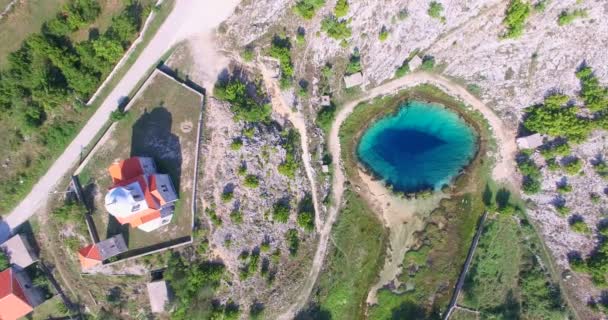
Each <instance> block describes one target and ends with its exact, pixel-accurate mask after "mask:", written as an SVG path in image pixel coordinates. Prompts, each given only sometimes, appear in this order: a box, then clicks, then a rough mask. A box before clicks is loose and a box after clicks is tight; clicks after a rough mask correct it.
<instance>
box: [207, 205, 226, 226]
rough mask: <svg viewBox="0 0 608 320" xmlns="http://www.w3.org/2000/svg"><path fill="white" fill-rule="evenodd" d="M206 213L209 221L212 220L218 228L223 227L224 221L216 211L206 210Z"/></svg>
mask: <svg viewBox="0 0 608 320" xmlns="http://www.w3.org/2000/svg"><path fill="white" fill-rule="evenodd" d="M205 213H206V214H207V215H208V216H209V220H211V223H213V225H214V226H216V227H218V226H221V225H222V219H221V218H220V217H219V216H218V215H217V214H216V213H215V210H214V209H212V208H206V209H205Z"/></svg>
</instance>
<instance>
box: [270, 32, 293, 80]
mask: <svg viewBox="0 0 608 320" xmlns="http://www.w3.org/2000/svg"><path fill="white" fill-rule="evenodd" d="M269 54H270V56H271V57H273V58H275V59H277V60H279V65H280V67H281V88H283V89H284V88H287V87H289V86H291V84H292V82H293V63H292V62H291V42H290V41H289V38H287V37H284V38H281V37H279V36H275V37H274V38H273V39H272V44H271V46H270V52H269Z"/></svg>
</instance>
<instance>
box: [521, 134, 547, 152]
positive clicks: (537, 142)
mask: <svg viewBox="0 0 608 320" xmlns="http://www.w3.org/2000/svg"><path fill="white" fill-rule="evenodd" d="M515 142H517V147H519V149H536V148H538V147H540V146H542V145H543V136H542V135H541V134H540V133H535V134H533V135H529V136H527V137H521V138H517V140H516V141H515Z"/></svg>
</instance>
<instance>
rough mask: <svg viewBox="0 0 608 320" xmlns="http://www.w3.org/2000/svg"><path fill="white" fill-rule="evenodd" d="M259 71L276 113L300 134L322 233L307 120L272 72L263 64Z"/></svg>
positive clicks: (313, 200) (317, 228) (260, 65)
mask: <svg viewBox="0 0 608 320" xmlns="http://www.w3.org/2000/svg"><path fill="white" fill-rule="evenodd" d="M257 67H258V69H259V70H260V71H261V72H262V77H263V78H264V83H265V84H266V87H267V88H268V89H269V91H270V98H271V101H272V108H273V110H274V111H275V112H277V113H278V114H280V115H282V116H283V117H286V118H287V120H289V121H290V122H291V123H292V124H293V126H294V127H295V128H296V130H298V132H299V133H300V145H302V162H303V163H304V171H306V177H307V178H308V180H309V182H310V189H311V190H310V191H311V193H312V203H313V206H314V208H315V229H316V230H317V232H321V227H322V221H321V217H320V215H319V212H321V211H320V208H319V199H318V195H317V184H316V182H315V173H314V170H313V169H312V164H311V161H312V160H311V156H310V151H309V150H308V132H307V130H306V119H304V116H303V115H302V113H301V112H297V111H294V110H292V109H291V108H290V107H289V106H288V105H287V103H285V100H283V96H282V95H281V89H280V87H279V84H278V83H277V81H276V79H273V78H272V76H271V74H270V71H269V70H268V69H267V68H266V66H265V65H264V64H263V63H257Z"/></svg>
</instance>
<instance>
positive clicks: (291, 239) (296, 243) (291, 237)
mask: <svg viewBox="0 0 608 320" xmlns="http://www.w3.org/2000/svg"><path fill="white" fill-rule="evenodd" d="M285 240H286V241H287V247H288V248H289V254H290V255H291V256H295V255H297V254H298V249H299V248H300V238H299V237H298V230H296V229H289V230H287V233H286V234H285Z"/></svg>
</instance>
